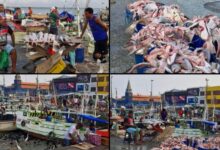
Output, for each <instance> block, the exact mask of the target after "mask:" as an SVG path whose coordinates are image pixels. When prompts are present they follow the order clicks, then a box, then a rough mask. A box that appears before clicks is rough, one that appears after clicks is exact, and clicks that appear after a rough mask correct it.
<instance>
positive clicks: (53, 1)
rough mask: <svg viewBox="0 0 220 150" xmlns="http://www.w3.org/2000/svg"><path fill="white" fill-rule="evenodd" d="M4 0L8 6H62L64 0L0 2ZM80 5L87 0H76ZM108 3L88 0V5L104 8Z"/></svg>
mask: <svg viewBox="0 0 220 150" xmlns="http://www.w3.org/2000/svg"><path fill="white" fill-rule="evenodd" d="M4 1H6V6H8V7H29V6H31V7H42V6H43V7H52V6H57V7H63V6H64V2H65V0H0V3H4ZM78 1H79V4H80V7H82V8H84V7H85V6H86V2H87V0H78ZM74 3H75V0H66V6H67V7H71V6H73V4H74ZM108 5H109V0H90V2H89V6H90V7H93V8H105V7H106V6H108Z"/></svg>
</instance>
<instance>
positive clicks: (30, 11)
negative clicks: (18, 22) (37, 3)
mask: <svg viewBox="0 0 220 150" xmlns="http://www.w3.org/2000/svg"><path fill="white" fill-rule="evenodd" d="M32 14H33V11H32V8H31V7H28V13H27V15H28V16H31V15H32Z"/></svg>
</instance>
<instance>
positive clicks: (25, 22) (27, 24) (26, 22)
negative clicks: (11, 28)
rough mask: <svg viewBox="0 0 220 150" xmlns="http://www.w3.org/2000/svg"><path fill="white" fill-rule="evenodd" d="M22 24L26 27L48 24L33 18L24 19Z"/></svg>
mask: <svg viewBox="0 0 220 150" xmlns="http://www.w3.org/2000/svg"><path fill="white" fill-rule="evenodd" d="M21 25H22V26H24V27H40V26H46V24H45V23H43V22H40V21H36V20H32V19H23V20H22V22H21Z"/></svg>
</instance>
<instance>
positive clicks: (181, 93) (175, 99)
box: [162, 89, 187, 106]
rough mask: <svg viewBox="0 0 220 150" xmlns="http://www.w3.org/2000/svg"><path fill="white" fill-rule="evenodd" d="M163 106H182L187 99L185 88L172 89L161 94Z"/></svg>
mask: <svg viewBox="0 0 220 150" xmlns="http://www.w3.org/2000/svg"><path fill="white" fill-rule="evenodd" d="M162 97H163V106H174V105H175V106H184V105H185V104H186V102H187V101H186V100H187V91H186V90H177V89H173V90H170V91H167V92H165V93H164V94H163V96H162Z"/></svg>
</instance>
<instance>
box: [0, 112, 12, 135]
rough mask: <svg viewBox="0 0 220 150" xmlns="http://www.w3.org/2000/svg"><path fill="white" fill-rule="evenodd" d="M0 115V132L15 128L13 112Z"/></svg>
mask: <svg viewBox="0 0 220 150" xmlns="http://www.w3.org/2000/svg"><path fill="white" fill-rule="evenodd" d="M0 117H1V118H0V132H8V131H14V130H16V117H15V115H14V114H4V115H0Z"/></svg>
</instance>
